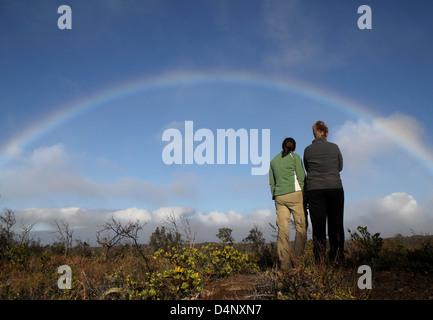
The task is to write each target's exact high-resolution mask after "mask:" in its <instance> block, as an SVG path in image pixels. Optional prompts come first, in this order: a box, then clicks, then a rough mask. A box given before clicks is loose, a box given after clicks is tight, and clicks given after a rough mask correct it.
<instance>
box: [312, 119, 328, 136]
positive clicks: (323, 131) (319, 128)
mask: <svg viewBox="0 0 433 320" xmlns="http://www.w3.org/2000/svg"><path fill="white" fill-rule="evenodd" d="M313 134H314V137H315V138H321V137H326V135H327V134H328V127H327V126H326V124H325V123H324V122H323V121H317V122H316V123H315V124H313Z"/></svg>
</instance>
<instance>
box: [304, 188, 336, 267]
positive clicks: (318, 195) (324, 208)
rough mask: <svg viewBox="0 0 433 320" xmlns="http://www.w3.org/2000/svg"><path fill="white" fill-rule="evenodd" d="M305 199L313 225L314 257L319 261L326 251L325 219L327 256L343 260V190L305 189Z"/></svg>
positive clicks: (333, 259)
mask: <svg viewBox="0 0 433 320" xmlns="http://www.w3.org/2000/svg"><path fill="white" fill-rule="evenodd" d="M307 201H308V206H309V212H310V219H311V224H312V225H313V243H314V249H313V250H314V257H315V259H316V261H318V262H319V261H321V259H322V257H324V254H325V252H326V220H328V237H329V247H330V251H329V258H330V260H331V261H336V260H339V261H340V260H344V226H343V212H344V191H343V189H320V190H310V191H307Z"/></svg>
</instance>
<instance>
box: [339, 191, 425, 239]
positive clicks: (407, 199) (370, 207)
mask: <svg viewBox="0 0 433 320" xmlns="http://www.w3.org/2000/svg"><path fill="white" fill-rule="evenodd" d="M345 220H346V226H345V227H346V228H349V229H351V230H356V227H357V226H367V228H368V230H370V233H373V232H374V233H375V232H380V234H381V236H383V237H392V236H394V235H395V234H398V233H400V234H403V235H411V233H412V232H414V233H416V234H426V233H429V234H431V233H432V232H433V217H432V216H431V215H429V214H428V213H427V210H426V209H425V208H424V207H423V206H421V205H420V204H419V203H418V202H417V201H416V199H415V198H414V197H413V196H412V195H410V194H407V193H404V192H396V193H392V194H390V195H386V196H384V197H381V198H376V199H370V200H364V201H362V202H361V201H358V202H352V203H348V204H346V210H345Z"/></svg>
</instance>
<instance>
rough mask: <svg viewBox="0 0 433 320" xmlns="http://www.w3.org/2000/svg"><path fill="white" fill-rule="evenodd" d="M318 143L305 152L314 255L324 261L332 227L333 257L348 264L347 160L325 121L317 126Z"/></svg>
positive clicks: (330, 243) (331, 243) (306, 186)
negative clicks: (342, 173) (344, 181)
mask: <svg viewBox="0 0 433 320" xmlns="http://www.w3.org/2000/svg"><path fill="white" fill-rule="evenodd" d="M313 134H314V138H315V139H314V141H313V143H312V144H311V145H309V146H308V147H306V148H305V150H304V166H305V171H306V172H307V179H306V183H305V190H306V195H307V202H308V207H309V213H310V218H311V223H312V225H313V242H314V248H313V251H314V256H315V258H316V261H320V260H321V259H322V258H323V257H324V254H325V253H326V225H328V238H329V245H330V251H329V258H330V259H331V261H336V262H342V261H344V221H343V216H344V190H343V184H342V183H341V178H340V171H341V170H342V169H343V157H342V155H341V152H340V149H339V148H338V146H337V145H336V144H334V143H331V142H328V141H327V138H328V127H327V126H326V125H325V123H324V122H323V121H317V122H316V123H315V124H314V125H313Z"/></svg>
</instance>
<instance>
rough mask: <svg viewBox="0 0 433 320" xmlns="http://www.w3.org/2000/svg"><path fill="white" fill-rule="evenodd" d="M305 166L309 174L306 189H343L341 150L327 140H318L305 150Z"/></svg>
mask: <svg viewBox="0 0 433 320" xmlns="http://www.w3.org/2000/svg"><path fill="white" fill-rule="evenodd" d="M304 166H305V171H307V172H308V175H307V181H306V189H307V190H316V189H338V188H342V187H343V185H342V183H341V178H340V171H341V170H342V169H343V158H342V156H341V152H340V149H339V148H338V146H337V145H336V144H334V143H332V142H328V141H327V140H326V138H324V137H322V138H317V139H315V140H314V141H313V143H312V144H311V145H309V146H308V147H307V148H305V150H304Z"/></svg>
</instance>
